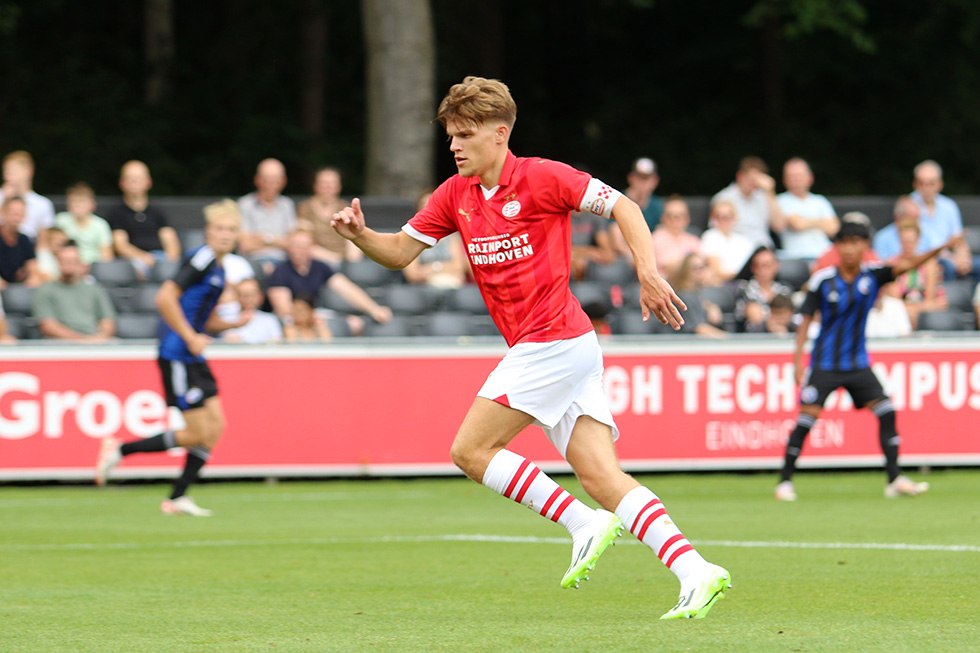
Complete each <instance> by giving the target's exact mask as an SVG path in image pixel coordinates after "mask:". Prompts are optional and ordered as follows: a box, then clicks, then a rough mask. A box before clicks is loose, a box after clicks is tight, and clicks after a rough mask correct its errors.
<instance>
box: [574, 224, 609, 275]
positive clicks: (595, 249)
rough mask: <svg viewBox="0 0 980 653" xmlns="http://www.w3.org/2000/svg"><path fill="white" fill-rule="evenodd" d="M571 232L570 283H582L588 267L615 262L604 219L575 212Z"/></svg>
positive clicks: (607, 225)
mask: <svg viewBox="0 0 980 653" xmlns="http://www.w3.org/2000/svg"><path fill="white" fill-rule="evenodd" d="M571 232H572V258H571V267H572V281H582V280H583V279H584V278H585V273H586V271H587V270H588V269H589V266H590V265H609V264H610V263H612V262H613V261H615V260H616V251H615V250H614V249H613V244H612V239H611V238H610V236H609V220H607V219H606V218H604V217H602V216H601V215H596V214H595V213H588V212H584V211H575V212H574V213H572V216H571Z"/></svg>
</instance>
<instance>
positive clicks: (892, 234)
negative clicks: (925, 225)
mask: <svg viewBox="0 0 980 653" xmlns="http://www.w3.org/2000/svg"><path fill="white" fill-rule="evenodd" d="M862 215H863V214H862ZM919 215H920V211H919V205H918V204H916V203H915V200H913V199H912V198H911V197H910V196H909V195H902V196H901V197H899V198H898V199H897V200H895V207H894V208H893V209H892V222H891V224H888V225H886V226H884V227H882V228H881V229H879V230H878V232H877V233H876V234H875V237H874V239H873V240H872V241H871V248H872V249H873V250H874V252H875V254H876V255H877V256H878V258H879V259H880V260H883V261H887V260H888V259H892V258H895V257H896V256H898V255H899V254H901V252H902V241H901V239H900V238H899V237H898V223H900V222H908V221H915V222H918V221H919ZM870 224H871V221H870V220H869V221H868V225H869V226H870ZM833 249H835V250H836V248H833Z"/></svg>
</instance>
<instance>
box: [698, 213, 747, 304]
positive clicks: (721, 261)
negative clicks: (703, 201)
mask: <svg viewBox="0 0 980 653" xmlns="http://www.w3.org/2000/svg"><path fill="white" fill-rule="evenodd" d="M737 219H738V216H737V215H736V213H735V205H734V204H732V203H731V202H729V201H726V200H722V201H720V202H718V203H716V204H715V205H714V206H713V207H711V215H710V217H709V218H708V224H709V225H710V226H711V228H710V229H708V230H707V231H705V232H704V233H703V234H701V256H703V257H704V259H705V262H706V263H707V264H708V270H709V275H708V277H707V279H706V280H705V282H706V285H711V286H720V285H722V284H724V283H727V282H729V281H731V280H732V279H734V278H735V275H737V274H738V273H739V270H741V269H742V267H743V266H744V265H745V262H746V261H748V260H749V256H751V255H752V252H753V250H754V249H755V247H754V246H753V245H752V241H751V240H749V238H748V237H747V236H743V235H742V234H737V233H735V232H734V231H733V229H734V227H735V222H736V220H737Z"/></svg>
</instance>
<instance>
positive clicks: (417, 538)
mask: <svg viewBox="0 0 980 653" xmlns="http://www.w3.org/2000/svg"><path fill="white" fill-rule="evenodd" d="M425 542H479V543H498V544H562V545H567V544H568V543H569V540H568V538H564V537H530V536H508V535H463V534H460V535H388V536H383V537H369V538H340V537H337V538H291V539H282V540H189V541H185V542H74V543H68V544H0V551H99V550H140V549H185V548H208V547H215V548H221V547H244V546H282V545H309V544H317V545H329V544H387V543H394V544H398V543H425ZM691 542H692V543H693V544H696V545H697V546H718V547H729V548H750V549H867V550H875V551H932V552H944V553H980V546H977V545H973V544H909V543H904V542H879V543H873V542H778V541H777V542H761V541H760V542H754V541H738V540H691ZM619 545H621V546H622V545H627V546H638V545H640V542H638V541H636V540H625V541H621V542H619Z"/></svg>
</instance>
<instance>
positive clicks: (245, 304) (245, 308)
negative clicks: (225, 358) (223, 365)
mask: <svg viewBox="0 0 980 653" xmlns="http://www.w3.org/2000/svg"><path fill="white" fill-rule="evenodd" d="M226 256H227V254H226ZM226 282H227V278H226ZM229 287H230V288H231V289H232V290H231V294H232V295H233V296H235V298H236V301H231V302H223V303H221V304H219V305H218V307H217V309H216V310H219V311H220V313H219V316H220V317H221V319H222V320H223V321H225V322H228V323H231V324H233V323H236V322H240V321H241V320H242V318H243V317H244V318H247V320H248V321H247V322H245V324H243V325H242V326H240V327H236V328H234V329H228V330H226V331H222V332H221V334H220V338H221V339H222V340H224V341H225V342H240V343H244V344H246V345H262V344H266V343H270V342H281V341H282V325H281V324H279V319H278V318H277V317H276V316H275V315H273V314H272V313H267V312H265V311H263V310H261V308H262V304H263V303H265V295H264V294H263V293H262V286H260V285H259V282H258V281H257V280H256V279H255V278H254V277H251V278H247V279H243V280H241V281H240V282H239V283H238V286H237V288H236V287H235V286H229Z"/></svg>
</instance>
